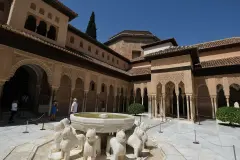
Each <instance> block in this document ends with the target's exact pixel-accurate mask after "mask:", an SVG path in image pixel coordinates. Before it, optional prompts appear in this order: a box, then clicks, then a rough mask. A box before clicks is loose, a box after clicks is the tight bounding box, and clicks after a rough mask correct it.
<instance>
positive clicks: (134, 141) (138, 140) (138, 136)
mask: <svg viewBox="0 0 240 160" xmlns="http://www.w3.org/2000/svg"><path fill="white" fill-rule="evenodd" d="M143 135H144V132H143V130H142V129H140V127H136V128H135V130H134V132H133V134H132V135H131V136H130V137H129V138H128V140H127V144H128V145H129V146H131V147H132V148H133V150H134V156H135V158H138V157H139V155H140V153H141V151H142V148H143V142H142V137H143Z"/></svg>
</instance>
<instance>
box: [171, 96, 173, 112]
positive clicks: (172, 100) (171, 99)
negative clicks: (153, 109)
mask: <svg viewBox="0 0 240 160" xmlns="http://www.w3.org/2000/svg"><path fill="white" fill-rule="evenodd" d="M170 105H171V110H172V116H173V95H170Z"/></svg>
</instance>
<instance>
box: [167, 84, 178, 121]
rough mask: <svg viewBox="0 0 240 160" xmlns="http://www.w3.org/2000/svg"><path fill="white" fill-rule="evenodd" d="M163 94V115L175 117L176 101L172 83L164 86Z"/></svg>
mask: <svg viewBox="0 0 240 160" xmlns="http://www.w3.org/2000/svg"><path fill="white" fill-rule="evenodd" d="M165 93H166V97H165V114H166V116H171V117H176V113H177V111H176V110H177V108H176V107H177V101H176V93H175V84H174V83H173V82H171V81H170V82H168V83H167V84H166V85H165Z"/></svg>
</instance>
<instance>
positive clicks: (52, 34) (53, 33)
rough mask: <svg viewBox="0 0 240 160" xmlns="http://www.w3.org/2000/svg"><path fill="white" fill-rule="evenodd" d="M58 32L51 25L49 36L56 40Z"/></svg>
mask: <svg viewBox="0 0 240 160" xmlns="http://www.w3.org/2000/svg"><path fill="white" fill-rule="evenodd" d="M56 32H57V30H56V28H55V27H54V26H52V25H51V26H50V28H49V31H48V33H47V37H48V38H50V39H52V40H56Z"/></svg>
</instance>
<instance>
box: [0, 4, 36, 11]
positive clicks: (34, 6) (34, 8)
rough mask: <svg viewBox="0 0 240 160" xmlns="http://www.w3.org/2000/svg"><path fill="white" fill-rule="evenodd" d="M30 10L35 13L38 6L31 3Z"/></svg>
mask: <svg viewBox="0 0 240 160" xmlns="http://www.w3.org/2000/svg"><path fill="white" fill-rule="evenodd" d="M30 8H31V9H32V10H34V11H35V10H36V4H34V3H31V5H30ZM0 10H1V9H0Z"/></svg>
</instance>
